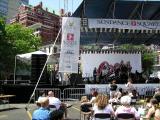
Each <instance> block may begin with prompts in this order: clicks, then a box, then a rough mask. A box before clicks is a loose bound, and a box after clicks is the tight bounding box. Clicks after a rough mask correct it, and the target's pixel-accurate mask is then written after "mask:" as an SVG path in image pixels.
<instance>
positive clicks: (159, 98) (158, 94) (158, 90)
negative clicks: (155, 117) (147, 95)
mask: <svg viewBox="0 0 160 120" xmlns="http://www.w3.org/2000/svg"><path fill="white" fill-rule="evenodd" d="M153 98H155V99H157V101H158V102H159V103H160V88H156V89H155V93H154V96H153Z"/></svg>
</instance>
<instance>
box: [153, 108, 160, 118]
mask: <svg viewBox="0 0 160 120" xmlns="http://www.w3.org/2000/svg"><path fill="white" fill-rule="evenodd" d="M154 120H160V108H157V109H156V111H155V114H154Z"/></svg>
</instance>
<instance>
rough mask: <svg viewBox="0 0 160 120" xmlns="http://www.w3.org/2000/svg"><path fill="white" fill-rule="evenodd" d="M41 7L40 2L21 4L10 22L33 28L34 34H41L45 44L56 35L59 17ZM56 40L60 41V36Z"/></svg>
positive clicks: (51, 40)
mask: <svg viewBox="0 0 160 120" xmlns="http://www.w3.org/2000/svg"><path fill="white" fill-rule="evenodd" d="M42 7H43V5H42V2H40V4H39V5H37V6H34V7H31V6H27V5H21V6H20V7H19V13H18V14H17V15H16V17H14V18H13V19H12V20H11V23H16V22H18V23H21V24H22V25H24V26H26V27H31V28H33V29H34V30H35V35H40V36H41V38H42V43H43V45H47V44H50V43H53V42H54V41H55V39H56V37H57V34H58V32H59V29H60V17H59V16H58V15H56V14H55V13H50V12H48V9H47V8H46V9H45V10H44V9H43V8H42ZM58 42H60V38H59V41H58Z"/></svg>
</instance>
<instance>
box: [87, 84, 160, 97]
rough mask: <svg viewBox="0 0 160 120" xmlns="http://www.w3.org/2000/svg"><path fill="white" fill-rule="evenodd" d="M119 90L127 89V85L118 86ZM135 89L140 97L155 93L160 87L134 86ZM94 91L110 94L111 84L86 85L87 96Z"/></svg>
mask: <svg viewBox="0 0 160 120" xmlns="http://www.w3.org/2000/svg"><path fill="white" fill-rule="evenodd" d="M117 86H118V88H122V89H124V90H125V89H126V86H125V84H117ZM133 86H134V88H135V89H136V90H137V92H138V93H139V95H145V94H146V91H153V92H154V91H155V88H157V87H160V85H159V84H133ZM92 91H97V92H99V93H105V94H109V84H105V85H103V84H98V85H97V84H92V85H90V84H86V85H85V94H90V93H92Z"/></svg>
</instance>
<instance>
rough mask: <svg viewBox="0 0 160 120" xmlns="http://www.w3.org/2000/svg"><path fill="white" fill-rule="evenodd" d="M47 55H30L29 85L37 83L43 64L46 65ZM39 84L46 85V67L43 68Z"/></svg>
mask: <svg viewBox="0 0 160 120" xmlns="http://www.w3.org/2000/svg"><path fill="white" fill-rule="evenodd" d="M46 60H47V55H45V54H32V59H31V83H32V84H33V83H37V81H38V79H39V77H40V74H41V72H42V69H43V67H44V64H45V63H46ZM40 83H44V84H46V83H47V66H46V67H45V69H44V71H43V74H42V77H41V79H40Z"/></svg>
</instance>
